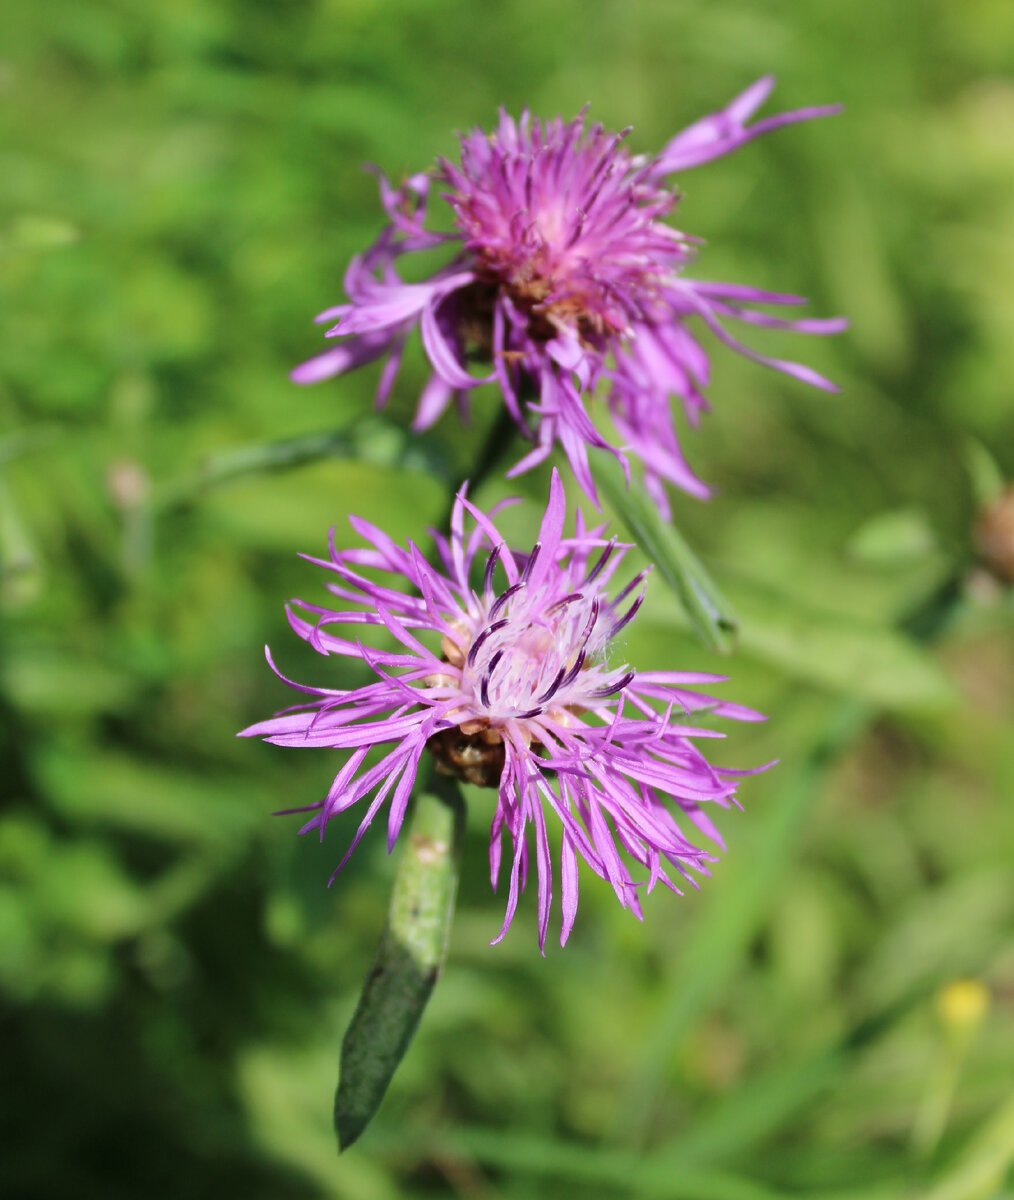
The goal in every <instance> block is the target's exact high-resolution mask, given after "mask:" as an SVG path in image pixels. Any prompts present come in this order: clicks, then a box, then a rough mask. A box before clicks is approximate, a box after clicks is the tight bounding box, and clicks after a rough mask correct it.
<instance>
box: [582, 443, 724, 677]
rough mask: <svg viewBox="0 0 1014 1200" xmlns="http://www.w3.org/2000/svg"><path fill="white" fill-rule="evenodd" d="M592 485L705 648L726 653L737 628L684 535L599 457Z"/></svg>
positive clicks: (611, 461)
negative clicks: (666, 587)
mask: <svg viewBox="0 0 1014 1200" xmlns="http://www.w3.org/2000/svg"><path fill="white" fill-rule="evenodd" d="M595 482H596V484H598V485H599V486H600V487H601V488H602V490H603V492H605V494H606V495H607V496H608V497H609V502H610V504H611V505H612V506H613V508H614V509H615V510H616V512H617V515H618V516H619V517H620V519H621V520H622V521H623V523H624V525H626V527H627V529H628V530H629V531H630V533H631V535H632V536H633V537H634V539H635V540H636V541H637V543H638V545H639V546H640V548H641V550H642V551H643V552H644V553H645V554H646V555H647V557H648V558H649V559H651V561H652V562H654V564H655V568H656V570H658V571H659V572H660V573H661V575H662V577H663V579H665V581H666V583H668V584H669V586H670V587H671V588H672V589H673V591H674V592H675V593H676V595H677V597H678V599H679V601H680V603H681V604H682V605H683V607H684V608H685V609H686V612H687V615H688V616H689V617H690V621H691V623H692V624H693V627H694V629H695V630H696V631H697V634H698V636H699V637H700V638H701V640H702V641H703V642H704V644H705V645H706V646H707V647H708V648H709V649H710V650H717V651H718V652H719V653H721V654H728V653H729V652H730V651H731V650H732V647H733V644H734V641H735V635H736V628H737V624H738V622H737V620H736V617H735V615H734V614H733V612H732V609H731V608H730V607H729V604H728V603H727V601H726V599H725V597H724V596H723V595H722V593H721V592H720V591H719V590H718V585H717V584H716V583H715V581H714V580H713V579H712V578H711V576H710V575H709V574H708V572H707V571H706V570H705V569H704V566H703V564H702V563H701V561H700V559H699V558H698V557H697V555H696V554H694V552H693V550H691V549H690V547H689V546H688V545H687V543H686V541H685V540H684V538H683V536H682V535H681V534H680V533H679V532H678V531H677V529H676V528H675V526H674V525H672V524H671V523H670V522H669V521H666V520H665V519H664V518H663V517H662V516H661V514H660V513H659V511H658V509H657V508H656V506H655V504H654V502H653V501H652V499H651V497H650V496H649V495H648V493H647V492H646V491H645V490H644V487H643V485H642V484H641V482H640V480H638V479H637V478H635V477H634V476H633V475H632V476H631V477H630V482H629V485H628V483H627V480H626V479H625V478H624V475H623V470H622V468H621V467H620V465H619V463H618V462H616V460H615V459H612V458H610V457H609V456H608V455H605V454H602V455H599V462H597V464H596V468H595Z"/></svg>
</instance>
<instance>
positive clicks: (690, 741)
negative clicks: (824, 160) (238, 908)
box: [243, 470, 763, 949]
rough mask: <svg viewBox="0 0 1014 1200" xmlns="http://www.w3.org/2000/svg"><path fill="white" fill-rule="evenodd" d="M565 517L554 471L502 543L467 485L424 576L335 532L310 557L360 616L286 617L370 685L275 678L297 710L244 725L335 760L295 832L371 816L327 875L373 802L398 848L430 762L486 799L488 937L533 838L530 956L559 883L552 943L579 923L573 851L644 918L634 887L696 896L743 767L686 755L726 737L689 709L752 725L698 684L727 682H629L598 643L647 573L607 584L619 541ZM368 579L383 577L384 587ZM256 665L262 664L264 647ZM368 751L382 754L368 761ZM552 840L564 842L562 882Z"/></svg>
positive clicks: (356, 523)
mask: <svg viewBox="0 0 1014 1200" xmlns="http://www.w3.org/2000/svg"><path fill="white" fill-rule="evenodd" d="M466 514H467V515H468V516H469V517H470V518H471V522H470V527H469V528H468V529H467V530H466V521H465V518H466ZM565 514H566V500H565V497H564V491H563V485H562V484H561V482H560V477H559V475H558V474H557V472H556V471H555V470H554V471H553V476H552V483H551V487H550V497H549V504H548V506H547V510H546V513H545V516H544V518H543V520H542V526H541V529H540V532H539V538H538V541H537V542H536V543H535V545H534V547H533V548H532V550H531V552H530V553H527V554H522V553H518V552H517V551H512V550H510V549H509V548H508V546H507V544H506V542H505V541H504V539H503V538H502V537H501V536H500V534H499V533H498V531H497V529H496V526H495V525H494V524H493V521H492V519H491V516H495V511H494V513H493V514H491V516H487V515H485V514H484V513H483V512H481V511H480V510H479V509H478V508H476V507H475V506H474V505H473V504H471V502H470V501H469V500H468V499H467V498H466V496H465V494H464V492H462V493H461V494H459V496H458V497H457V500H456V503H455V506H454V510H453V516H452V521H451V533H450V537H449V538H444V537H443V536H440V535H438V536H437V549H438V555H439V566H436V567H435V566H432V565H431V564H430V563H428V562H427V561H426V559H425V558H424V557H423V555H422V553H421V552H420V551H419V549H418V547H417V546H415V545H413V544H412V543H411V542H409V543H408V544H407V547H405V548H402V547H400V546H397V545H395V543H394V542H393V541H392V540H391V539H390V538H389V537H388V536H387V535H386V534H384V533H383V532H382V531H381V530H379V529H377V528H376V527H374V526H372V525H370V524H368V523H367V522H365V521H362V520H360V519H359V518H356V517H352V518H350V523H351V524H352V527H353V528H354V529H355V530H356V532H357V533H358V534H359V535H360V536H361V537H362V538H363V539H364V541H365V542H366V543H367V546H366V547H364V548H359V549H351V550H344V551H339V550H337V549H336V548H335V544H334V539H333V536H332V539H331V543H330V557H329V558H328V559H327V560H318V559H311V560H310V561H312V562H316V563H318V565H320V566H322V567H325V568H326V569H327V570H329V571H330V572H332V574H333V575H334V577H335V579H334V582H330V583H329V584H328V588H329V590H330V591H331V592H332V593H333V594H334V595H335V596H336V597H338V598H339V599H340V600H341V601H345V602H349V603H350V604H351V605H353V606H354V607H351V608H342V609H340V610H335V609H331V608H326V607H319V606H315V605H310V604H306V603H304V602H301V601H299V602H297V607H295V608H292V609H290V610H289V622H290V624H291V626H292V628H293V629H294V630H295V631H296V633H297V634H298V635H299V636H300V637H301V638H303V639H304V640H306V641H307V642H309V643H310V645H311V646H313V647H314V649H316V650H317V651H318V652H319V653H321V654H323V655H330V654H338V655H345V656H350V657H353V658H357V659H360V660H361V661H362V662H364V663H365V664H366V665H367V666H368V667H369V668H370V669H371V670H372V672H373V675H374V676H375V678H374V679H373V681H372V682H369V683H367V684H365V685H364V686H362V687H359V688H354V689H351V690H341V689H333V688H326V687H308V686H303V685H300V684H295V683H291V681H289V680H286V681H285V682H287V683H290V686H292V687H294V688H296V689H297V690H298V691H300V692H302V693H303V694H304V695H305V696H306V697H307V699H305V700H304V701H302V702H301V703H300V704H299V705H298V706H296V707H295V708H294V709H290V710H287V711H285V712H283V713H281V714H279V715H277V716H275V717H272V718H271V719H270V720H267V721H262V722H260V723H258V724H256V725H252V726H251V727H250V728H249V729H246V730H244V731H243V732H244V736H249V737H253V736H259V737H264V738H265V739H266V740H268V741H270V742H274V743H276V744H278V745H282V746H318V747H328V748H332V749H339V750H345V751H348V752H349V756H348V759H347V760H346V762H345V763H344V765H343V766H342V768H341V770H340V771H339V772H338V774H337V775H336V777H335V780H334V782H333V784H332V785H331V788H330V790H329V792H328V794H327V796H326V797H325V798H324V799H323V800H320V801H318V802H317V803H316V804H312V805H309V806H307V807H306V808H305V809H299V810H295V811H304V812H312V813H313V816H312V817H311V819H310V820H309V821H308V822H307V823H306V824H305V825H304V827H303V829H302V831H301V832H304V833H306V832H309V831H310V830H316V831H318V832H319V834H320V836H321V838H323V835H324V830H325V827H326V826H327V823H328V821H329V820H331V818H332V817H334V816H336V815H337V814H338V813H341V812H344V811H345V810H346V809H349V808H351V807H352V806H353V805H355V804H357V803H359V802H363V804H364V805H365V812H364V815H363V818H362V820H361V822H360V824H359V828H358V831H357V833H356V835H355V837H354V839H353V841H352V845H351V846H350V847H349V850H348V852H347V853H346V855H345V857H344V858H343V859H342V862H341V863H340V864H339V866H338V868H337V870H336V871H335V875H336V874H337V872H338V871H340V870H341V868H342V866H344V865H345V862H347V861H348V858H349V855H350V854H351V853H352V851H353V850H354V849H355V847H356V846H357V845H358V843H359V841H360V839H361V838H362V836H363V834H364V833H365V831H366V829H367V828H368V827H369V825H370V824H371V822H372V821H373V820H374V818H375V817H376V816H377V814H378V813H379V812H380V810H381V808H383V807H384V805H385V804H386V805H387V833H388V849H391V848H392V847H393V845H394V842H395V840H396V838H397V836H398V833H399V831H400V829H401V826H402V822H403V820H404V817H405V811H406V808H407V805H408V802H409V798H410V796H411V793H412V789H413V785H414V783H415V780H416V775H417V772H418V770H419V766H420V761H421V759H422V757H423V754H424V752H426V751H429V753H430V754H431V755H433V757H434V759H435V760H436V766H437V769H438V770H442V771H444V772H446V773H448V774H452V775H456V776H457V777H458V778H460V779H463V780H465V781H468V782H470V783H473V784H477V785H479V786H483V787H489V788H495V789H496V792H497V799H496V806H495V809H494V812H493V817H492V827H491V832H490V846H489V859H490V870H491V881H492V884H493V887H494V889H495V888H496V886H497V882H498V878H499V875H500V869H501V843H502V838H503V835H504V832H506V834H507V835H509V839H510V847H511V850H510V866H509V888H508V898H507V911H506V916H505V918H504V922H503V927H502V929H501V931H500V933H499V935H498V936H497V937H496V938H495V939H494V941H497V942H498V941H500V939H501V938H503V936H504V935H505V934H506V932H507V929H508V927H509V926H510V924H511V921H512V919H513V917H514V912H515V909H516V907H517V903H518V896H519V893H520V892H521V891H522V890H523V889H524V887H525V882H526V880H527V877H528V871H529V854H530V841H533V842H534V849H535V866H536V875H537V880H538V924H539V945H540V948H543V949H544V947H545V941H546V934H547V930H548V927H549V917H550V908H551V903H552V895H553V880H554V875H556V877H557V880H558V886H559V894H560V898H561V902H562V926H561V934H560V941H561V944H563V943H564V942H566V940H567V937H568V935H569V933H570V931H571V928H572V926H573V924H574V918H575V915H576V912H577V900H578V860H579V859H583V860H584V862H585V863H586V864H587V865H588V866H589V867H590V868H591V870H592V871H593V872H594V873H595V874H596V875H598V876H599V877H600V878H602V879H604V880H606V881H608V883H609V884H610V885H611V886H612V888H613V890H614V891H615V893H616V896H617V898H618V900H619V901H620V904H621V905H623V906H624V907H626V908H630V909H631V910H633V912H634V913H635V914H636V915H637V916H638V917H640V916H641V903H640V898H639V896H640V890H641V887H642V885H646V890H647V891H648V892H650V891H651V890H652V889H653V888H654V887H655V885H656V884H658V883H662V884H665V885H666V886H667V887H669V888H671V889H672V890H673V891H674V892H676V893H677V894H680V887H679V883H690V884H694V886H696V883H695V877H696V876H699V875H707V874H708V863H710V862H712V861H714V853H713V851H711V850H708V849H702V848H701V847H699V846H698V845H696V844H695V842H694V841H693V840H691V839H692V837H694V836H695V835H703V839H704V840H705V841H706V842H707V843H709V844H710V845H711V846H712V847H715V848H721V847H722V840H721V837H720V835H719V833H718V831H717V829H716V828H715V826H714V824H713V823H712V821H711V819H710V817H709V816H708V814H707V812H706V809H707V807H708V806H709V805H715V806H717V807H719V808H728V807H729V806H730V805H731V804H734V803H736V785H737V780H738V778H739V777H740V776H742V775H744V774H751V773H753V772H749V771H746V772H744V771H734V770H729V769H727V768H724V767H713V766H711V765H710V764H709V763H708V761H707V759H706V758H705V757H704V754H703V753H702V751H701V750H700V748H699V745H698V743H700V742H702V741H706V740H707V739H709V738H717V737H722V736H723V735H722V734H721V733H719V732H718V731H717V730H714V729H712V728H710V727H708V726H697V725H694V724H691V723H690V722H691V716H692V714H695V713H707V714H709V715H711V716H718V717H727V718H732V719H734V720H742V721H755V720H763V718H762V717H761V715H760V714H759V713H756V712H754V711H753V710H752V709H749V708H744V707H742V706H741V705H737V704H730V703H727V702H719V701H716V700H712V699H711V698H710V697H708V696H706V695H703V694H701V693H700V692H697V691H696V690H693V689H694V688H695V687H696V685H698V684H710V683H717V682H721V679H722V677H721V676H716V675H705V674H699V673H691V672H677V671H634V670H631V669H629V668H628V667H626V666H624V665H617V664H616V663H614V662H613V661H612V659H611V651H610V643H611V641H612V639H613V638H614V637H615V636H616V634H617V633H619V632H620V630H622V629H623V628H624V626H626V624H627V623H628V622H629V621H630V620H631V618H632V617H633V616H634V614H635V613H636V612H637V610H638V608H639V607H640V604H641V601H642V599H643V597H644V579H645V575H646V574H647V572H642V573H641V574H639V575H637V576H635V578H634V579H633V580H631V581H630V582H629V583H628V584H627V585H626V586H625V587H622V588H621V589H620V590H619V591H615V592H613V591H612V589H611V588H610V584H611V581H612V578H613V575H614V573H615V571H616V569H617V567H618V566H619V565H620V564H621V562H622V560H623V557H624V554H625V552H626V550H627V547H625V546H621V545H618V544H617V542H616V541H615V539H613V540H606V539H605V538H604V537H603V536H602V530H601V529H586V528H585V527H584V524H583V520H582V518H581V516H580V514H578V517H577V526H576V530H575V533H574V536H573V537H566V536H565V535H564V518H565ZM483 552H486V557H485V565H484V569H483V570H481V571H480V570H479V565H480V561H481V560H480V554H481V553H483ZM473 568H475V572H476V573H475V574H474V576H473ZM364 569H365V570H366V571H368V572H370V574H364V573H363V570H364ZM373 573H380V575H381V576H382V577H387V578H385V579H384V581H383V582H378V581H376V580H375V579H374V578H373ZM339 626H353V627H354V628H355V627H358V628H360V629H362V627H363V626H375V627H378V628H379V629H381V630H382V631H386V635H387V638H388V641H389V644H390V643H393V644H394V645H393V647H392V648H388V649H374V648H371V647H368V646H366V645H364V644H363V642H362V641H361V640H360V639H358V638H352V639H349V638H346V637H342V636H339V635H338V634H337V633H335V632H333V631H334V630H335V628H336V627H339ZM268 661H269V663H271V665H272V667H273V666H274V664H273V663H272V660H271V656H270V653H269V654H268ZM373 747H384V751H383V754H382V756H381V758H380V759H379V761H377V762H375V763H373V764H372V765H368V764H367V761H366V760H367V755H368V753H369V751H370V749H371V748H373ZM762 769H763V768H762ZM530 835H531V837H530ZM551 842H552V843H557V844H558V845H559V852H558V863H559V866H558V873H557V871H554V867H553V864H552V858H553V854H552V852H551V849H550V845H551ZM636 865H639V866H640V868H642V871H643V874H644V875H645V876H646V877H645V878H643V879H641V881H640V882H639V881H636V880H635V878H634V875H633V874H632V871H631V868H632V867H635V866H636ZM333 878H334V875H332V879H333Z"/></svg>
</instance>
